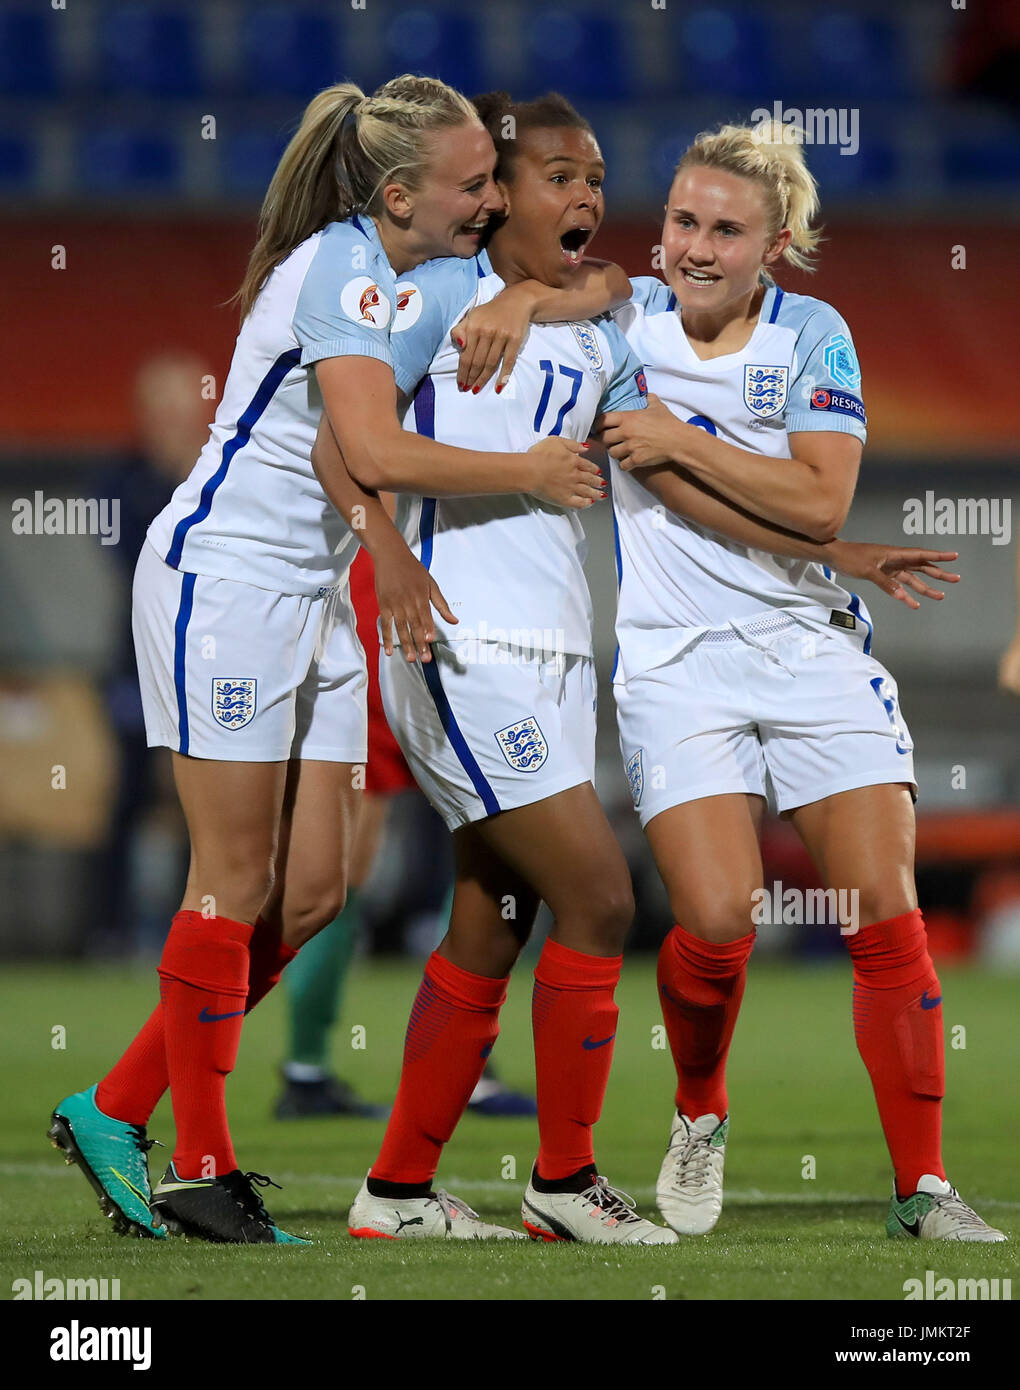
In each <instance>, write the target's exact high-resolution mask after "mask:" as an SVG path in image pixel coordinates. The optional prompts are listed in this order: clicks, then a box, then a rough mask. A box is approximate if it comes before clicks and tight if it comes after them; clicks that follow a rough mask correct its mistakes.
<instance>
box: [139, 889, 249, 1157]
mask: <svg viewBox="0 0 1020 1390" xmlns="http://www.w3.org/2000/svg"><path fill="white" fill-rule="evenodd" d="M252 931H253V928H252V927H251V926H250V925H249V924H248V923H247V922H235V921H233V920H232V919H231V918H229V917H203V916H202V914H201V913H200V912H178V913H177V915H176V917H175V918H174V920H173V924H172V925H171V927H170V935H169V936H168V937H167V939H166V945H165V946H164V947H163V956H162V959H161V960H160V963H159V978H160V995H161V1000H162V1004H163V1019H164V1025H165V1028H166V1060H167V1070H168V1072H169V1075H170V1095H171V1098H172V1100H173V1106H174V1120H175V1122H176V1125H177V1147H176V1148H175V1149H174V1166H175V1168H176V1169H177V1173H178V1175H179V1176H180V1177H182V1178H199V1177H222V1176H223V1175H224V1174H226V1173H229V1172H232V1171H233V1170H234V1169H235V1168H236V1167H237V1159H236V1158H235V1157H234V1146H233V1144H232V1143H231V1142H230V1130H229V1128H228V1126H227V1105H226V1082H227V1077H228V1076H229V1075H230V1073H231V1072H232V1071H233V1069H234V1063H235V1061H236V1060H237V1049H238V1046H239V1044H240V1042H241V1023H242V1020H243V1018H244V1011H245V1010H244V1001H245V999H246V998H247V995H248V967H249V950H248V943H249V941H250V940H251V936H252Z"/></svg>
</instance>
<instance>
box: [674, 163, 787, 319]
mask: <svg viewBox="0 0 1020 1390" xmlns="http://www.w3.org/2000/svg"><path fill="white" fill-rule="evenodd" d="M768 218H769V213H768V207H767V202H766V193H765V189H764V188H763V187H762V185H761V184H760V183H758V182H756V181H755V180H754V179H749V178H743V177H742V176H741V175H739V174H731V173H728V172H727V171H726V170H723V169H712V168H709V167H707V166H705V165H697V164H696V165H692V166H690V167H688V168H686V169H681V171H680V172H679V174H677V176H676V178H675V179H674V180H673V186H672V188H671V189H670V191H669V201H668V203H667V204H666V220H665V223H664V225H663V229H662V249H663V260H664V269H665V272H666V278H667V279H668V281H669V287H670V289H671V290H672V291H673V293H674V294H675V295H676V297H677V302H678V303H679V304H680V305H681V307H682V308H683V309H685V310H687V311H689V312H693V313H709V314H720V315H723V316H725V315H726V314H727V312H728V311H734V312H735V311H738V310H739V309H740V308H741V307H742V306H744V304H745V302H746V301H748V300H749V299H750V297H751V296H752V295H753V294H754V291H755V289H756V287H757V285H758V277H759V273H760V271H761V269H762V267H763V266H770V265H772V264H774V263H775V262H776V261H777V260H778V259H779V257H780V256H781V255H782V253H783V250H784V249H785V247H786V245H787V244H788V242H789V240H790V233H789V232H788V231H786V230H783V231H781V232H779V233H778V234H774V233H772V232H771V231H770V228H769V224H768Z"/></svg>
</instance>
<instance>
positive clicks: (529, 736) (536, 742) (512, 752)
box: [496, 714, 549, 772]
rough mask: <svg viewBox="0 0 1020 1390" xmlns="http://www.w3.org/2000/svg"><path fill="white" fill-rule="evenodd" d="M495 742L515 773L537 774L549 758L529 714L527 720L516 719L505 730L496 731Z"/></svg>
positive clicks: (543, 739) (536, 723)
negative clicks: (515, 721)
mask: <svg viewBox="0 0 1020 1390" xmlns="http://www.w3.org/2000/svg"><path fill="white" fill-rule="evenodd" d="M496 742H497V743H498V744H499V746H500V749H501V751H502V753H503V757H504V758H506V760H507V762H508V763H509V764H510V766H511V767H512V768H514V769H516V771H517V772H537V771H538V769H539V768H540V767H541V766H542V764H543V763H544V762H545V760H546V758H548V756H549V745H548V744H547V743H546V741H545V736H544V734H543V733H542V730H541V729H540V728H539V727H538V720H537V719H536V718H535V717H534V715H531V714H529V715H528V717H527V719H518V721H517V723H516V724H508V725H507V727H506V728H505V729H497V730H496Z"/></svg>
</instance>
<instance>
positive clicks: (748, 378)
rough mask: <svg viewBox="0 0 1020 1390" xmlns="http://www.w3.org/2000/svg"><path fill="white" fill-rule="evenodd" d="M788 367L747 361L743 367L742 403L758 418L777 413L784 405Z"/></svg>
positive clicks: (764, 418)
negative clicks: (766, 365) (767, 365)
mask: <svg viewBox="0 0 1020 1390" xmlns="http://www.w3.org/2000/svg"><path fill="white" fill-rule="evenodd" d="M789 380H790V369H789V367H765V366H762V365H761V364H760V363H757V362H749V363H747V365H746V366H745V367H744V404H745V405H746V406H747V408H748V410H749V411H750V412H751V414H752V415H754V416H755V417H756V418H757V419H759V420H767V419H769V418H770V417H771V416H773V415H778V414H779V413H780V411H782V410H783V408H784V407H785V405H786V392H787V388H788V386H789Z"/></svg>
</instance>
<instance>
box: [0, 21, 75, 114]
mask: <svg viewBox="0 0 1020 1390" xmlns="http://www.w3.org/2000/svg"><path fill="white" fill-rule="evenodd" d="M62 20H63V16H62V15H61V14H59V13H58V12H57V11H55V10H51V9H50V8H49V6H47V7H46V9H45V10H41V9H39V8H38V7H36V8H35V9H34V10H29V9H27V8H26V9H16V10H5V11H3V12H0V93H3V95H4V96H50V95H52V93H53V92H54V91H55V90H56V88H57V66H56V60H55V57H54V26H55V25H57V24H60V23H61V22H62Z"/></svg>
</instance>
